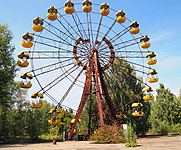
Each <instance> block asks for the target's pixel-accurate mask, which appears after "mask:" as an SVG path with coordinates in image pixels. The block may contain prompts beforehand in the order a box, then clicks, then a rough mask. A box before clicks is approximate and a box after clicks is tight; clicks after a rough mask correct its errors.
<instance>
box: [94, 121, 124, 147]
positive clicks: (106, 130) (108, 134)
mask: <svg viewBox="0 0 181 150" xmlns="http://www.w3.org/2000/svg"><path fill="white" fill-rule="evenodd" d="M90 140H91V141H94V143H99V144H105V143H124V142H125V140H124V135H123V130H122V129H121V128H120V126H117V125H116V124H114V125H112V126H111V125H104V126H102V127H100V128H99V129H97V130H96V131H94V134H93V135H92V136H91V137H90Z"/></svg>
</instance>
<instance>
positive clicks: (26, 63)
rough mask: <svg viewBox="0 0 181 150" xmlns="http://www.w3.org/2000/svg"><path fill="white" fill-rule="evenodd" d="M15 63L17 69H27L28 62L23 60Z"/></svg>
mask: <svg viewBox="0 0 181 150" xmlns="http://www.w3.org/2000/svg"><path fill="white" fill-rule="evenodd" d="M16 63H17V65H18V66H19V67H23V68H24V67H28V65H29V62H28V61H27V60H24V61H21V60H18V61H17V62H16Z"/></svg>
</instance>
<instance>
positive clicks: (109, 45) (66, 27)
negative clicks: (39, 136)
mask: <svg viewBox="0 0 181 150" xmlns="http://www.w3.org/2000/svg"><path fill="white" fill-rule="evenodd" d="M79 5H83V6H82V10H83V13H85V16H86V17H85V18H86V19H85V20H86V21H85V23H84V22H82V21H81V18H80V17H79V15H80V12H79V11H76V6H79ZM99 6H100V5H98V4H92V2H90V1H89V0H85V1H84V2H83V4H80V3H78V4H74V3H73V2H72V1H67V2H66V3H65V7H62V8H60V9H59V10H57V9H56V8H55V7H53V6H52V7H50V8H49V9H48V15H47V18H45V19H41V18H40V17H37V18H35V19H34V20H33V26H32V28H33V30H34V31H35V32H34V33H26V34H25V35H23V41H22V46H23V47H25V48H31V47H33V49H30V50H29V51H28V52H22V53H20V54H19V55H18V57H19V60H18V62H17V64H18V66H20V67H27V66H28V65H29V63H28V61H27V60H28V59H30V60H31V66H32V70H31V71H29V72H26V73H25V74H24V75H22V76H21V78H22V79H25V80H26V81H23V82H21V85H20V86H21V87H22V88H30V87H31V86H32V84H31V82H30V81H29V80H31V79H32V78H35V79H36V80H37V83H38V84H39V86H40V90H39V91H38V92H36V93H34V94H33V96H32V98H37V97H38V98H43V96H42V94H45V95H46V96H47V97H49V98H50V99H51V100H52V101H53V102H55V103H57V107H59V106H61V105H62V103H63V101H64V100H65V99H66V97H67V95H68V94H69V93H70V92H71V90H72V88H73V87H74V86H75V85H78V86H81V85H82V87H83V92H82V97H81V101H80V104H79V107H78V110H77V112H76V115H75V121H74V123H73V124H72V127H71V131H70V134H69V139H71V138H72V135H73V132H74V129H75V127H76V125H77V123H78V120H79V118H80V115H81V112H82V110H83V108H84V105H85V103H86V101H87V99H88V97H89V96H90V95H91V93H92V87H94V89H95V95H96V100H97V107H98V112H99V120H100V122H99V123H100V125H103V124H104V117H103V116H104V114H105V116H106V117H107V119H108V120H109V122H110V123H111V122H112V120H111V117H110V115H109V112H110V113H111V115H112V118H114V119H115V120H117V117H116V113H115V107H114V106H113V104H112V101H111V98H110V94H109V92H108V89H107V86H106V84H105V80H106V78H105V74H106V72H107V71H112V70H111V66H112V65H113V63H114V59H115V57H121V58H124V61H126V62H127V63H129V64H131V65H134V66H136V68H135V71H136V72H138V73H141V74H146V75H151V77H150V78H149V80H148V81H150V82H151V83H153V82H156V81H158V78H155V77H154V75H156V74H157V72H156V71H155V70H154V69H152V68H151V67H150V66H145V65H144V64H142V63H140V62H141V61H142V59H144V58H148V61H147V64H148V65H154V64H156V59H154V57H155V56H156V55H155V53H154V52H150V51H149V50H148V48H149V47H150V42H149V37H148V36H142V35H141V36H135V35H139V34H138V33H139V31H140V28H139V24H138V22H130V21H129V19H128V18H127V17H125V12H124V11H123V10H121V11H118V12H117V13H116V11H114V10H113V9H111V8H110V7H109V5H108V4H107V3H103V4H102V5H101V6H100V20H99V23H95V22H93V18H92V16H93V15H98V14H99V13H97V12H93V11H92V8H94V7H99ZM62 9H64V11H65V14H63V13H60V11H61V10H62ZM111 11H112V12H114V13H115V14H116V19H114V18H111V17H110V16H109V13H110V12H111ZM81 13H82V12H81ZM66 16H70V17H71V18H72V21H74V24H75V25H72V24H71V22H70V21H69V20H67V19H66ZM70 17H69V19H70ZM105 18H106V19H110V20H109V21H112V24H110V25H109V26H105V25H104V23H103V20H104V19H105ZM47 20H50V21H51V22H49V21H47ZM95 20H97V19H95ZM126 20H127V21H128V22H130V24H129V25H127V27H126V26H125V25H124V24H125V21H126ZM55 22H56V23H55ZM57 23H58V25H61V29H59V28H58V27H57V26H58V25H57ZM116 24H121V26H122V27H123V30H121V31H119V32H116V31H114V30H113V28H114V26H116ZM93 25H96V29H97V30H95V29H93V28H95V26H93ZM101 28H104V30H103V31H102V32H101ZM37 32H40V34H38V33H37ZM44 32H46V34H43V33H44ZM57 32H58V33H57ZM128 33H130V36H129V37H131V39H127V38H128V37H127V36H125V35H126V34H128ZM124 36H125V37H124ZM139 44H141V45H140V46H139ZM36 45H38V46H39V45H40V47H41V46H42V48H41V50H37V48H39V47H38V46H36ZM133 46H137V47H138V50H134V49H133V50H131V49H130V48H131V47H133ZM44 47H49V48H51V50H42V49H43V48H44ZM140 47H141V48H140ZM126 48H127V49H126ZM142 48H143V49H147V50H144V51H143V50H142ZM144 53H145V54H146V56H144V55H143V54H144ZM36 60H41V61H42V60H58V61H55V62H53V63H50V61H49V62H48V63H47V62H46V61H45V62H46V63H47V65H43V66H38V67H36V65H37V61H36ZM137 60H141V61H137ZM143 62H144V61H143ZM78 68H80V70H79V71H78V74H77V75H76V76H74V74H73V73H74V72H75V71H77V70H78ZM146 69H147V70H148V72H145V70H146ZM59 70H61V72H62V73H61V75H59V76H58V77H56V78H54V79H52V81H51V82H50V83H48V84H46V85H45V84H44V85H43V83H42V82H43V81H42V80H40V78H39V76H43V75H46V74H49V73H50V72H55V71H59ZM122 71H126V69H125V68H123V70H122ZM83 72H85V74H86V77H85V82H83V81H81V79H80V76H81V74H83ZM31 73H33V75H31ZM128 73H129V72H128ZM49 76H50V75H49ZM130 76H132V75H131V74H130ZM50 77H51V76H50ZM132 77H134V78H136V80H138V81H139V82H142V83H143V84H144V85H146V86H147V89H144V90H143V91H144V92H146V93H147V94H146V95H145V96H146V97H143V98H144V99H145V100H152V99H153V96H152V95H151V94H150V92H151V91H152V90H151V87H150V86H149V85H148V84H147V83H144V82H143V81H141V80H140V79H139V77H135V76H132ZM66 78H67V79H68V80H69V81H70V83H71V84H70V86H69V87H68V89H67V91H66V92H65V93H64V95H63V96H62V98H61V100H60V101H57V100H56V99H55V98H53V96H51V94H49V91H50V90H51V89H53V88H54V87H56V86H57V85H58V84H59V83H61V81H63V80H65V79H66ZM80 84H81V85H80ZM130 103H132V102H130ZM105 104H106V105H107V106H108V107H106V106H105ZM38 106H39V104H37V105H36V107H37V108H38ZM36 107H35V108H36ZM106 108H109V110H107V109H106ZM103 113H104V114H103ZM89 130H90V129H89ZM89 132H90V131H89Z"/></svg>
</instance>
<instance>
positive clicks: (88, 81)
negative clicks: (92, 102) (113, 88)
mask: <svg viewBox="0 0 181 150" xmlns="http://www.w3.org/2000/svg"><path fill="white" fill-rule="evenodd" d="M90 65H91V64H90ZM91 66H92V65H91ZM91 84H92V67H90V70H89V73H88V76H87V77H86V81H85V84H84V89H83V93H82V97H81V101H80V104H79V107H78V110H77V113H76V115H75V121H74V123H73V124H72V126H71V130H70V134H69V137H68V139H69V140H71V139H72V136H73V132H74V129H75V127H76V125H77V123H78V119H79V118H80V115H81V113H82V110H83V108H84V105H85V102H86V100H87V98H88V96H89V95H90V90H91Z"/></svg>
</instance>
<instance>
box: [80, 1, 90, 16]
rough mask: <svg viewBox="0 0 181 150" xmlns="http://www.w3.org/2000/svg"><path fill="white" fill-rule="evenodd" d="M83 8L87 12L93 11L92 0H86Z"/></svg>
mask: <svg viewBox="0 0 181 150" xmlns="http://www.w3.org/2000/svg"><path fill="white" fill-rule="evenodd" d="M82 10H83V12H85V13H90V12H91V11H92V2H91V1H90V0H84V1H83V6H82Z"/></svg>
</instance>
